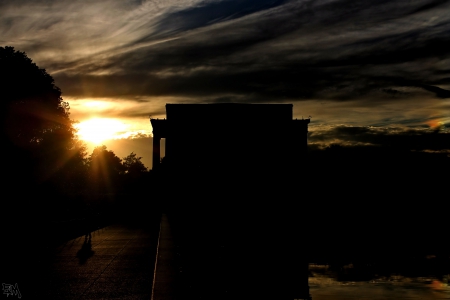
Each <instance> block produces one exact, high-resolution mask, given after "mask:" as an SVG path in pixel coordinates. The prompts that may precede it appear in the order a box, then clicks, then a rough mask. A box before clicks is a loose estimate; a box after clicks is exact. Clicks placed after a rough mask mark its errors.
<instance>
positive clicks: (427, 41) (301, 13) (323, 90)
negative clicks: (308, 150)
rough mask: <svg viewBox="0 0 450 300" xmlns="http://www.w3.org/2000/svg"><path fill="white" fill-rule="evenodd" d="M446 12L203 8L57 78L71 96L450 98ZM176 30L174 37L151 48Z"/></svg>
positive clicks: (162, 20)
mask: <svg viewBox="0 0 450 300" xmlns="http://www.w3.org/2000/svg"><path fill="white" fill-rule="evenodd" d="M219 8H220V9H219ZM225 8H226V9H225ZM447 8H450V5H449V4H448V3H447V2H444V1H415V2H413V3H411V2H409V1H408V2H406V1H381V2H379V1H377V2H374V1H360V2H358V3H355V2H354V1H345V0H342V1H334V2H324V3H316V2H310V1H304V2H299V1H291V2H286V3H284V2H283V1H266V2H255V1H244V2H242V3H241V2H239V3H235V2H229V1H223V2H208V3H207V2H205V3H200V4H198V5H196V6H193V7H186V8H185V9H181V10H177V11H175V12H171V13H168V14H163V15H162V16H160V17H159V18H158V20H157V21H155V23H154V24H153V25H152V26H153V27H151V29H152V30H150V31H151V32H149V33H148V34H147V35H143V36H141V37H139V38H138V39H134V40H132V41H130V43H129V44H128V46H127V47H131V48H126V47H125V48H123V49H128V50H124V51H118V52H117V53H116V52H111V53H110V54H108V55H104V54H102V56H101V58H102V59H98V58H97V57H96V56H95V55H93V56H89V57H85V58H83V59H81V60H79V61H72V62H70V63H69V64H67V63H64V65H60V68H69V69H68V70H67V72H58V73H57V78H58V81H59V82H61V85H62V86H61V87H62V89H63V91H64V92H65V93H66V94H67V95H73V96H78V95H90V96H96V97H100V96H102V97H106V96H113V95H166V96H186V97H190V96H199V95H209V96H210V98H219V99H221V97H223V94H233V95H236V96H237V97H241V96H243V95H245V96H247V97H249V100H252V99H253V98H254V97H259V99H262V100H269V101H272V100H277V99H279V100H283V99H286V98H289V99H292V100H296V99H298V100H302V99H314V98H328V99H337V100H347V99H357V98H364V97H368V96H371V95H372V96H374V95H375V96H377V95H378V94H379V93H380V92H381V93H384V94H385V96H392V97H393V98H395V97H415V96H420V95H421V94H417V90H415V91H410V92H409V93H405V92H401V91H400V90H398V87H399V86H400V87H419V88H420V89H421V90H422V92H423V93H425V92H429V93H430V95H434V96H435V97H438V98H448V97H449V93H450V92H449V90H448V88H446V87H445V85H448V67H447V69H445V68H444V65H445V62H448V61H449V60H450V54H449V53H448V51H447V49H448V47H449V45H450V22H449V20H450V17H448V16H447V14H444V13H443V12H442V11H443V10H445V9H447ZM146 26H150V25H148V24H147V25H146ZM168 32H172V33H173V32H176V34H175V33H173V34H174V35H173V36H172V39H171V40H167V41H163V42H159V43H156V44H151V45H150V46H145V42H149V41H156V40H158V39H160V38H162V36H164V37H165V38H170V37H171V33H168ZM133 43H134V44H135V45H136V46H138V45H139V44H140V43H143V46H141V47H136V48H132V47H133ZM99 58H100V57H99ZM53 67H54V68H58V67H57V65H53ZM80 82H82V84H80ZM438 84H439V85H442V84H444V86H437V85H438ZM86 86H87V87H88V88H86ZM423 93H422V94H423Z"/></svg>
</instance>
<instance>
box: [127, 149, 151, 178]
mask: <svg viewBox="0 0 450 300" xmlns="http://www.w3.org/2000/svg"><path fill="white" fill-rule="evenodd" d="M141 159H142V157H137V156H136V153H134V152H131V153H130V155H128V156H127V157H124V158H123V167H124V169H125V173H126V174H130V175H133V176H136V175H140V174H141V173H142V172H147V168H146V167H145V166H144V164H143V163H142V161H141Z"/></svg>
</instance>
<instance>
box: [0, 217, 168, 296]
mask: <svg viewBox="0 0 450 300" xmlns="http://www.w3.org/2000/svg"><path fill="white" fill-rule="evenodd" d="M158 224H159V217H158V216H157V215H152V214H151V213H149V214H148V219H147V220H142V219H140V220H133V219H132V218H130V219H128V220H120V221H118V220H117V222H114V224H111V225H109V226H104V227H102V228H98V229H97V228H91V229H90V230H88V231H86V230H85V231H84V232H83V231H82V227H80V229H81V230H78V231H76V230H75V231H74V230H72V231H71V232H68V233H66V234H65V235H64V234H63V235H61V233H59V235H54V233H52V231H51V230H49V231H47V232H39V233H37V234H36V233H34V234H33V235H31V234H29V235H26V234H23V235H22V236H21V237H15V238H13V239H12V240H14V242H15V244H14V245H11V244H10V245H8V247H6V249H7V252H6V253H5V254H6V255H5V256H4V257H3V258H4V259H5V263H4V264H3V268H2V269H3V270H2V271H5V272H2V273H3V274H2V283H5V284H12V285H14V288H13V289H12V292H13V294H9V295H8V294H7V293H5V289H4V290H3V295H2V296H3V297H4V298H5V299H6V298H8V299H9V298H11V299H18V298H16V297H19V294H18V293H17V292H20V296H21V297H22V299H38V298H39V299H150V298H151V290H152V281H153V270H154V264H155V256H156V245H157V237H158V236H157V234H158ZM28 231H33V229H32V228H31V227H28ZM54 232H58V230H57V228H54ZM69 233H70V234H69ZM68 234H69V235H68ZM73 235H76V236H77V237H75V238H73ZM16 283H17V287H18V289H15V284H16Z"/></svg>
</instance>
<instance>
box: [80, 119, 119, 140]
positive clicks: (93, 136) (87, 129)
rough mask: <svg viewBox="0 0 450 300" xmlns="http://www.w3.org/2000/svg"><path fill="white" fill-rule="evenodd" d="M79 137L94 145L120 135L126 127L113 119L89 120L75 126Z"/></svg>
mask: <svg viewBox="0 0 450 300" xmlns="http://www.w3.org/2000/svg"><path fill="white" fill-rule="evenodd" d="M76 128H77V129H78V135H79V137H80V138H81V139H82V140H84V141H86V142H91V143H94V144H99V143H101V142H103V141H105V140H108V139H113V138H115V137H116V136H118V135H120V134H122V133H123V132H124V131H125V129H126V128H127V125H125V124H124V123H122V122H120V121H119V120H115V119H100V118H95V119H89V120H86V121H83V122H80V123H79V124H77V125H76Z"/></svg>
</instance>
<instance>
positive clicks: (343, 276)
mask: <svg viewBox="0 0 450 300" xmlns="http://www.w3.org/2000/svg"><path fill="white" fill-rule="evenodd" d="M309 269H310V276H309V286H310V292H311V296H312V299H314V300H322V299H333V300H340V299H370V300H379V299H380V300H381V299H383V300H390V299H450V274H446V275H442V276H426V277H420V276H418V277H408V276H405V275H388V276H385V275H377V274H375V273H371V272H370V270H373V268H371V266H368V267H366V268H359V267H355V266H354V265H351V264H349V265H344V266H341V267H339V268H335V267H333V266H330V265H317V264H311V265H310V266H309ZM360 275H362V276H360ZM369 275H370V276H369ZM369 277H371V278H370V279H368V278H369Z"/></svg>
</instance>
